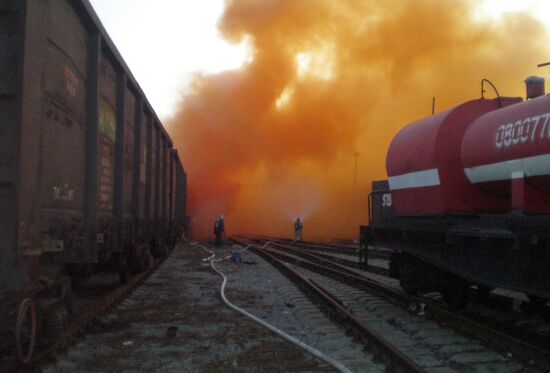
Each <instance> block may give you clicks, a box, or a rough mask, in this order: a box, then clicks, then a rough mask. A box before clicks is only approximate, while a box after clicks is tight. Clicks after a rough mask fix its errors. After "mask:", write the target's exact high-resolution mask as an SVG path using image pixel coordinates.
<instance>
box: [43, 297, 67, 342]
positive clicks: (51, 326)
mask: <svg viewBox="0 0 550 373" xmlns="http://www.w3.org/2000/svg"><path fill="white" fill-rule="evenodd" d="M68 322H69V314H68V312H67V310H66V309H65V307H63V306H55V307H53V308H52V309H51V310H50V311H49V312H48V315H47V318H46V336H47V338H48V341H49V342H50V343H55V342H57V340H58V339H59V338H61V336H62V335H63V334H64V333H65V331H66V330H67V325H68Z"/></svg>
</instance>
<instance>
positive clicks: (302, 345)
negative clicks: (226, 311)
mask: <svg viewBox="0 0 550 373" xmlns="http://www.w3.org/2000/svg"><path fill="white" fill-rule="evenodd" d="M269 244H270V242H268V243H266V244H265V245H264V246H263V248H265V247H267V245H269ZM190 245H192V246H198V247H200V248H201V249H203V250H204V251H206V252H208V253H209V254H211V255H210V256H209V257H208V258H205V259H203V261H209V262H210V266H211V267H212V269H213V270H214V271H216V273H218V274H219V275H220V276H221V277H222V279H223V282H222V286H221V288H220V294H221V297H222V300H223V302H224V303H225V304H227V305H228V306H229V307H230V308H231V309H233V310H235V311H237V312H239V313H241V314H243V315H244V316H246V317H248V318H249V319H251V320H252V321H254V322H256V323H258V324H260V325H261V326H263V327H265V328H267V329H269V330H271V331H272V332H273V333H275V334H277V335H278V336H280V337H282V338H283V339H285V340H287V341H288V342H290V343H293V344H295V345H296V346H298V347H300V348H301V349H303V350H306V351H307V352H309V353H310V354H311V355H313V356H315V357H316V358H318V359H320V360H322V361H324V362H325V363H327V364H329V365H331V366H332V367H334V369H336V370H338V371H339V372H342V373H352V371H351V370H349V369H348V368H346V367H345V366H344V365H343V364H342V363H340V362H339V361H337V360H334V359H333V358H331V357H329V356H327V355H325V354H323V353H322V352H321V351H319V350H317V349H315V348H313V347H311V346H309V345H307V344H305V343H303V342H302V341H299V340H298V339H296V338H294V337H292V336H290V335H288V334H286V333H285V332H283V331H282V330H280V329H277V328H276V327H274V326H273V325H271V324H268V323H267V322H265V321H264V320H262V319H260V318H258V317H256V316H254V315H252V314H251V313H249V312H247V311H245V310H243V309H242V308H240V307H238V306H236V305H234V304H233V303H231V302H230V301H228V300H227V298H226V297H225V285H226V284H227V277H225V275H224V274H223V273H222V272H221V271H220V270H219V269H218V268H216V265H215V264H214V262H216V260H214V258H215V257H216V254H215V253H214V252H212V251H210V250H208V249H207V248H206V247H204V246H202V245H200V244H199V243H198V242H192V243H191V244H190ZM251 246H253V245H248V246H247V247H245V248H244V249H242V250H241V252H243V251H245V250H247V249H248V248H249V247H251ZM220 260H222V259H218V260H217V261H220Z"/></svg>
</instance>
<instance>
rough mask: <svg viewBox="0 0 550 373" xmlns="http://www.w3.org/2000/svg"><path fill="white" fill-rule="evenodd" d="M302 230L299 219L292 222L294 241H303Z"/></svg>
mask: <svg viewBox="0 0 550 373" xmlns="http://www.w3.org/2000/svg"><path fill="white" fill-rule="evenodd" d="M302 229H303V226H302V222H301V221H300V218H297V219H296V221H295V222H294V239H295V240H300V241H303V238H302Z"/></svg>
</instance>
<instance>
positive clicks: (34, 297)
mask: <svg viewBox="0 0 550 373" xmlns="http://www.w3.org/2000/svg"><path fill="white" fill-rule="evenodd" d="M172 146H173V144H172V141H171V139H170V137H169V136H168V134H167V132H166V131H165V130H164V128H163V127H162V125H161V123H160V121H159V119H158V117H157V116H156V114H155V112H154V111H153V109H152V107H151V105H150V104H149V102H148V101H147V99H146V97H145V95H144V93H143V91H142V90H141V88H140V86H139V85H138V83H137V81H136V80H135V78H134V77H133V75H132V74H131V72H130V70H129V69H128V67H127V66H126V64H125V62H124V60H123V59H122V57H121V56H120V54H119V52H118V51H117V49H116V47H115V46H114V44H113V43H112V41H111V39H110V38H109V36H108V35H107V33H106V32H105V30H104V28H103V26H102V25H101V22H100V21H99V19H98V17H97V16H96V14H95V13H94V11H93V9H92V7H91V5H90V4H89V2H88V1H87V0H1V1H0V206H1V208H0V296H1V300H0V303H2V309H1V312H2V313H1V316H2V319H3V321H4V322H3V324H6V325H8V326H9V327H10V328H12V327H13V325H14V321H16V320H17V323H15V324H16V325H17V328H16V329H17V330H16V335H17V336H18V338H19V342H20V343H18V354H19V358H20V359H21V360H23V361H25V360H28V359H29V358H30V356H31V354H32V350H33V343H34V337H33V338H31V339H30V340H27V341H22V340H21V338H23V337H22V333H21V331H22V330H23V329H25V328H29V330H31V331H36V319H37V318H36V313H37V312H41V314H42V315H45V316H44V317H40V318H39V319H40V320H46V321H47V320H48V318H53V319H54V320H59V319H60V318H63V317H65V318H66V312H67V311H66V309H64V306H66V305H67V302H69V300H68V299H67V298H68V294H70V282H71V281H70V276H68V274H70V273H75V272H78V273H82V272H83V269H86V270H89V269H90V268H91V267H95V268H100V267H101V266H102V264H104V263H107V262H115V263H117V264H118V268H119V272H120V277H121V280H122V281H125V280H126V278H127V276H128V275H129V274H130V272H131V271H134V272H136V271H140V270H143V269H145V268H147V266H148V265H149V264H150V263H151V261H150V259H151V256H152V255H154V256H159V255H162V254H164V253H165V252H166V250H167V248H168V247H169V246H173V244H174V238H173V237H174V231H175V230H176V229H179V230H184V229H185V227H184V225H183V222H182V221H181V219H179V218H177V219H176V217H175V215H176V211H177V212H178V213H179V214H180V215H181V214H183V215H185V213H186V212H185V208H186V207H185V202H184V201H185V195H182V194H181V193H185V191H186V187H185V185H181V184H179V183H185V182H186V181H185V178H182V177H181V172H182V170H183V168H182V166H181V162H180V160H179V158H177V153H174V152H172ZM174 154H176V155H174ZM171 169H173V171H170V170H171ZM171 172H172V173H173V174H174V176H173V178H174V180H175V181H174V183H170V181H169V180H170V175H171ZM178 172H179V173H178ZM178 175H179V176H178ZM178 177H179V178H178ZM171 195H174V203H175V205H174V208H173V209H172V210H170V209H169V200H170V196H171ZM178 204H180V205H178ZM182 209H183V212H182ZM172 221H174V224H171V222H172ZM176 222H177V223H180V224H182V225H177V224H176ZM75 269H77V271H75ZM71 270H72V271H71ZM84 272H85V271H84ZM45 299H47V301H45ZM45 304H48V307H47V309H45ZM48 315H50V316H48ZM4 326H5V325H4ZM4 329H5V328H2V330H4ZM30 334H31V335H35V334H36V333H30ZM4 340H5V339H4V338H2V339H1V341H2V342H3V341H4ZM0 347H2V346H0Z"/></svg>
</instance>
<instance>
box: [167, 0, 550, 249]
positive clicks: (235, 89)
mask: <svg viewBox="0 0 550 373" xmlns="http://www.w3.org/2000/svg"><path fill="white" fill-rule="evenodd" d="M475 4H476V1H474V0H472V1H468V0H446V1H437V0H387V1H378V0H345V1H344V0H339V1H334V0H299V1H298V0H233V1H228V3H227V7H226V10H225V13H224V15H223V17H222V19H221V21H220V25H219V27H220V30H221V32H222V34H223V35H224V36H225V37H226V38H227V39H228V40H230V41H233V42H241V41H242V40H248V43H249V44H250V46H251V48H252V54H251V57H250V61H249V62H248V63H247V64H246V65H245V66H243V67H242V69H240V70H237V71H228V72H224V73H220V74H216V75H203V76H198V77H197V78H196V79H195V81H194V83H193V85H192V87H191V88H190V89H189V90H188V91H187V92H186V94H185V95H184V97H183V98H182V102H181V105H180V107H179V110H178V112H177V114H176V115H175V117H174V119H173V120H172V121H171V122H170V123H169V130H170V132H171V134H172V135H173V138H174V141H175V144H176V146H177V148H178V150H179V152H180V154H181V157H182V159H183V162H184V165H185V168H186V171H187V173H188V180H189V190H190V201H189V202H190V208H191V211H190V213H191V216H192V220H193V223H194V233H195V234H197V235H199V236H202V237H204V236H205V235H207V234H209V233H210V230H211V227H212V225H213V222H214V219H215V218H216V216H217V215H219V214H221V213H224V214H225V215H226V227H227V230H228V233H230V234H234V233H239V232H240V233H247V232H248V233H263V234H271V235H283V234H285V235H291V234H292V222H293V220H294V219H296V217H302V219H303V220H304V235H305V238H306V239H307V238H314V237H315V238H319V237H356V236H357V232H358V226H359V225H360V224H364V223H366V222H367V195H368V193H369V191H370V183H371V181H372V180H375V179H379V178H385V176H386V175H385V156H386V151H387V148H388V145H389V142H390V141H391V139H392V137H393V136H394V135H395V133H396V132H397V131H398V130H399V129H400V128H401V127H403V126H404V125H405V124H407V123H408V122H410V121H412V120H415V119H417V118H420V117H424V116H427V115H429V114H430V113H431V105H432V97H433V96H435V97H436V98H437V110H442V109H443V108H445V107H448V106H451V105H454V104H457V103H459V102H462V101H465V100H469V99H472V98H476V97H479V95H480V91H479V89H480V88H479V82H480V80H481V79H482V78H488V79H491V80H492V81H494V82H495V83H496V85H497V87H498V88H499V90H500V92H501V94H503V95H515V96H517V95H523V88H522V87H523V86H522V84H523V83H522V80H523V79H524V78H525V77H526V76H527V75H531V74H533V73H537V71H536V70H535V69H536V67H535V66H536V64H537V63H539V62H542V61H545V60H546V59H548V54H549V52H550V51H549V49H548V45H549V44H548V40H547V38H546V34H545V31H544V29H543V27H542V26H541V25H540V24H539V23H537V21H535V20H534V19H533V18H532V17H530V16H528V15H526V14H518V13H514V14H510V15H505V16H504V17H502V18H501V19H500V20H499V21H498V22H497V21H486V20H485V21H480V20H478V19H476V14H475ZM189 53H193V51H189ZM541 73H543V72H542V71H538V74H541Z"/></svg>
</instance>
